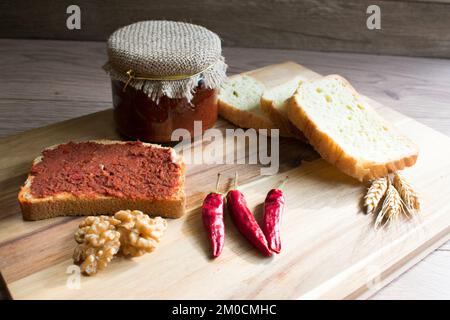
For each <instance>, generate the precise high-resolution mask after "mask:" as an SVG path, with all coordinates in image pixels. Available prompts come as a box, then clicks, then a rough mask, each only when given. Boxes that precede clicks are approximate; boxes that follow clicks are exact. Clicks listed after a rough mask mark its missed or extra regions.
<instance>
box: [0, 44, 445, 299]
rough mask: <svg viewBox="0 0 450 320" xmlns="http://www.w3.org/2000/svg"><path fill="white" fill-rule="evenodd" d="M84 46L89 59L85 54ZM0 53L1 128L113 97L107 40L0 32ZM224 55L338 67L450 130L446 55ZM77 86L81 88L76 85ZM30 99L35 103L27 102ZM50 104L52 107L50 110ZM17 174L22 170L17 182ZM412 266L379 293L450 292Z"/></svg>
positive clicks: (66, 114) (239, 64)
mask: <svg viewBox="0 0 450 320" xmlns="http://www.w3.org/2000/svg"><path fill="white" fill-rule="evenodd" d="M84 54H86V55H87V56H88V57H89V59H85V58H84V56H83V55H84ZM0 55H1V59H0V65H1V67H2V70H4V72H3V74H2V75H0V101H1V102H0V107H1V112H0V116H3V115H4V114H8V116H7V117H6V116H4V118H2V122H1V126H0V134H1V135H3V136H6V135H7V134H10V133H14V132H20V131H23V130H25V129H28V128H33V127H39V126H41V125H43V124H48V123H51V122H55V121H59V120H63V119H67V118H70V117H73V116H78V115H80V114H83V113H90V112H93V111H96V110H99V109H101V108H105V107H108V106H109V105H110V101H111V98H110V89H109V83H108V78H107V77H106V75H104V73H103V71H102V70H101V69H100V66H101V64H102V63H103V62H104V59H105V58H104V44H103V43H83V42H58V41H14V40H0ZM225 55H226V57H227V61H228V63H229V64H230V67H231V68H230V71H231V72H239V71H244V70H249V69H253V68H256V67H260V66H263V65H265V64H269V63H273V62H279V61H282V60H296V61H299V62H301V63H303V64H306V65H308V66H311V67H312V68H314V69H315V70H317V71H319V72H321V73H340V74H342V75H344V76H345V77H347V78H348V79H349V80H350V81H352V83H353V84H354V85H355V86H356V87H357V88H358V89H359V90H360V91H361V92H363V93H365V94H367V95H369V96H371V97H375V98H376V99H377V100H379V101H382V102H383V103H385V104H388V105H390V106H392V107H393V108H395V109H397V110H399V111H401V112H402V113H407V114H408V115H410V116H412V117H414V118H416V119H419V121H421V122H426V123H427V124H428V125H430V126H432V127H434V128H437V129H438V130H440V131H442V132H444V133H446V134H450V126H449V125H450V121H449V118H450V115H449V106H448V102H447V101H449V100H448V99H449V98H450V96H449V95H450V93H449V92H448V87H447V86H446V85H445V83H446V82H445V81H446V80H448V79H449V78H450V68H449V65H450V64H449V62H448V61H445V60H438V59H413V58H400V57H383V56H368V55H347V54H328V53H313V52H304V51H292V50H263V49H241V48H226V49H225ZM63 75H65V77H64V76H63ZM58 77H59V78H58ZM55 78H56V79H55ZM30 79H32V80H34V81H30ZM51 79H53V80H51ZM24 83H25V84H26V86H24ZM74 86H76V87H77V88H78V90H74V89H73V87H74ZM394 88H395V91H394ZM28 89H29V90H30V91H28ZM80 91H83V92H85V93H86V95H87V96H88V97H89V99H84V95H83V94H80ZM394 92H395V93H394ZM26 106H32V107H29V109H26ZM53 107H54V109H53V110H54V112H51V110H52V108H53ZM41 108H42V110H44V109H45V108H47V110H49V113H46V112H41ZM36 114H37V115H39V114H41V118H40V119H37V121H35V119H34V117H35V115H36ZM20 157H21V155H18V158H20ZM25 162H26V161H24V164H25ZM19 181H20V178H19V179H17V180H16V183H19ZM13 192H15V191H13ZM445 250H448V244H447V247H445V246H444V247H443V249H442V251H438V252H435V253H434V254H433V255H432V256H431V257H434V256H438V257H440V256H443V258H442V259H445V255H442V254H441V253H442V252H445ZM427 261H428V260H427V259H425V260H424V262H422V263H420V264H419V266H425V267H424V268H425V269H426V270H427V271H423V274H427V273H428V274H434V275H436V277H438V275H439V274H442V272H435V269H434V268H435V266H434V265H433V264H427V263H426V262H427ZM447 264H448V262H447ZM414 270H415V268H413V269H412V270H411V271H409V272H408V273H407V274H412V276H411V277H409V278H408V279H409V281H403V280H402V279H403V278H402V277H401V278H400V280H397V281H396V282H394V283H393V284H391V285H390V286H388V287H387V288H385V289H383V290H382V291H381V292H380V295H381V297H383V296H384V297H392V295H389V292H395V294H398V296H397V298H401V296H402V291H401V290H402V289H403V290H404V291H408V294H409V296H412V297H415V298H421V297H425V298H426V297H429V294H428V293H430V292H435V293H436V294H435V295H434V296H433V297H436V296H437V297H438V298H446V297H447V298H448V297H449V296H450V295H449V288H448V287H445V286H442V285H441V286H440V285H439V284H443V283H445V281H439V280H438V281H433V282H432V284H433V285H430V283H427V281H426V277H425V278H424V279H423V281H421V282H420V283H419V284H421V285H422V286H421V285H414V286H413V284H412V281H414V279H417V277H415V276H414V274H415V271H414ZM442 275H443V277H445V275H444V274H442ZM447 277H448V275H447ZM434 284H435V285H436V287H434ZM408 286H410V287H408ZM413 287H414V290H411V288H413ZM390 288H393V289H392V291H390V290H391V289H390Z"/></svg>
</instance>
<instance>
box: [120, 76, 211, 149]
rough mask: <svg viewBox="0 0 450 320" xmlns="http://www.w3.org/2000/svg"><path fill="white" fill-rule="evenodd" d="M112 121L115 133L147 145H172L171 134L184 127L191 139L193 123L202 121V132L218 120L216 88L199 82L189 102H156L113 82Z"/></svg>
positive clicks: (168, 99)
mask: <svg viewBox="0 0 450 320" xmlns="http://www.w3.org/2000/svg"><path fill="white" fill-rule="evenodd" d="M111 85H112V92H113V106H114V120H115V122H116V126H117V129H118V131H119V132H120V133H121V134H122V135H124V136H126V137H129V138H133V139H139V140H142V141H150V142H162V143H166V142H171V141H172V139H171V137H172V132H173V131H174V130H175V129H178V128H183V129H186V130H188V131H189V133H190V134H191V137H192V138H193V137H194V121H201V122H202V132H195V134H197V135H198V134H200V133H203V132H204V131H205V130H207V129H209V128H212V127H213V126H214V124H215V122H216V120H217V113H218V109H217V96H218V91H219V90H218V89H208V88H206V87H205V86H204V84H203V83H202V82H200V84H199V85H198V86H197V88H196V89H195V92H194V95H193V98H192V100H191V101H190V102H189V101H188V100H187V99H186V98H179V99H171V98H168V97H166V96H163V97H161V98H160V99H159V101H158V103H156V102H155V101H153V100H152V99H150V98H149V97H148V96H147V95H146V94H145V93H144V92H142V91H140V90H136V89H134V88H133V87H131V86H128V87H127V88H126V89H125V90H123V88H124V83H123V82H122V81H118V80H112V81H111Z"/></svg>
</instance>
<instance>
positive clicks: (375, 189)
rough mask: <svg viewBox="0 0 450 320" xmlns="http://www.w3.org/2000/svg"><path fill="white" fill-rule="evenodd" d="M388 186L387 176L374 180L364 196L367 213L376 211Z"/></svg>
mask: <svg viewBox="0 0 450 320" xmlns="http://www.w3.org/2000/svg"><path fill="white" fill-rule="evenodd" d="M387 188H388V179H387V178H386V177H383V178H379V179H376V180H374V181H372V184H371V185H370V187H369V189H368V190H367V194H366V196H365V197H364V206H365V207H366V212H367V214H372V213H375V211H376V209H377V207H378V205H379V204H380V201H381V199H382V198H383V196H384V194H385V193H386V190H387Z"/></svg>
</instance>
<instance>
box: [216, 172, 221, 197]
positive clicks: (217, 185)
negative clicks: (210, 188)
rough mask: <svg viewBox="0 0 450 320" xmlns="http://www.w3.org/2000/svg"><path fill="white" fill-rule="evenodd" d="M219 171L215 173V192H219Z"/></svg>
mask: <svg viewBox="0 0 450 320" xmlns="http://www.w3.org/2000/svg"><path fill="white" fill-rule="evenodd" d="M220 176H221V174H220V172H219V173H218V174H217V181H216V193H219V183H220Z"/></svg>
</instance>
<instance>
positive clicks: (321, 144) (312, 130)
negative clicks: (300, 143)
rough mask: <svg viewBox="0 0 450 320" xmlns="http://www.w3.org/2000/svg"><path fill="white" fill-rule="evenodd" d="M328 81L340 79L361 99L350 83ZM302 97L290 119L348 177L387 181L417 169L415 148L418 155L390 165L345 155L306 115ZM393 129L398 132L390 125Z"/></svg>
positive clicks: (293, 102)
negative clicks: (396, 173)
mask: <svg viewBox="0 0 450 320" xmlns="http://www.w3.org/2000/svg"><path fill="white" fill-rule="evenodd" d="M327 77H336V78H338V79H339V80H341V81H344V82H345V83H346V85H347V86H348V87H349V88H350V89H351V90H353V92H354V94H355V95H359V94H358V93H357V91H356V90H355V89H354V88H353V87H352V86H351V85H350V83H349V82H348V81H347V80H346V79H344V78H342V77H341V76H339V75H330V76H327ZM297 98H298V95H297V94H294V95H293V96H292V97H291V98H290V99H289V100H288V102H287V103H288V104H287V111H288V116H289V119H290V120H291V121H292V122H293V123H294V125H296V126H297V127H298V128H299V129H300V130H301V131H302V132H303V134H304V135H305V136H306V138H307V139H308V141H309V142H310V144H311V145H312V146H313V147H314V149H315V150H316V151H317V152H318V153H319V154H320V155H321V156H322V158H324V159H325V160H326V161H328V162H329V163H331V164H333V165H334V166H336V167H337V168H338V169H340V170H341V171H343V172H344V173H346V174H348V175H350V176H352V177H354V178H356V179H358V180H359V181H370V180H373V179H376V178H379V177H384V176H386V175H387V174H388V173H391V172H395V171H398V170H402V169H404V168H406V167H410V166H413V165H414V164H415V163H416V161H417V157H418V153H419V150H418V148H417V146H415V150H414V152H412V153H411V154H410V155H409V156H406V157H403V158H400V159H395V160H392V161H390V162H387V163H381V164H380V163H374V162H368V161H360V160H359V159H356V158H353V157H352V156H350V155H348V154H346V153H345V151H344V150H343V149H342V148H341V147H340V146H339V145H338V144H337V143H336V142H335V141H334V139H333V138H332V137H330V136H329V135H328V134H326V133H325V132H322V131H321V130H320V129H319V126H318V125H317V124H316V123H314V121H312V120H311V119H310V118H309V117H308V114H307V113H306V112H304V110H303V108H302V107H301V105H300V103H299V101H298V99H297ZM387 125H389V127H390V128H392V129H394V128H393V127H392V126H391V125H390V124H388V123H387Z"/></svg>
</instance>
